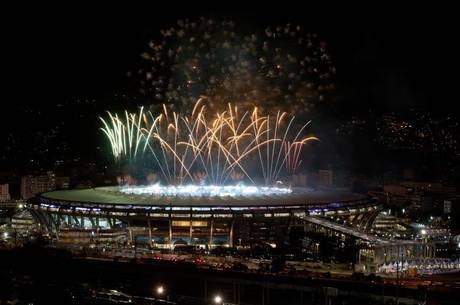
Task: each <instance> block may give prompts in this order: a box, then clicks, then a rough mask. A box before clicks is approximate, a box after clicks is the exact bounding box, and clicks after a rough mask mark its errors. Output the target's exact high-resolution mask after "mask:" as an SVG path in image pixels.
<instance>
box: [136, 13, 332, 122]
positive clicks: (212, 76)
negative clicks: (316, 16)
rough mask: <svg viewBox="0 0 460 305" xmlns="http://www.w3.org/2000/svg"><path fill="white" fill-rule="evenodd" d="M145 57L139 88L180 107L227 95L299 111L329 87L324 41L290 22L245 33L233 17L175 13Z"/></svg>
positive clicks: (223, 100) (218, 104)
mask: <svg viewBox="0 0 460 305" xmlns="http://www.w3.org/2000/svg"><path fill="white" fill-rule="evenodd" d="M142 58H143V59H145V65H144V68H142V69H140V70H139V73H138V75H139V76H140V77H141V84H142V88H143V92H144V93H145V94H146V95H147V96H149V97H152V98H153V100H156V101H158V102H160V104H161V103H164V102H167V103H170V104H174V105H176V106H177V105H179V106H180V107H181V108H182V109H189V106H190V105H191V104H193V103H194V102H195V101H196V99H198V98H199V97H200V96H208V97H210V100H209V101H208V104H209V106H211V107H215V108H216V109H219V110H222V109H224V108H225V107H226V105H227V103H228V102H230V101H231V102H233V103H235V104H238V105H240V107H242V105H243V104H250V105H248V106H253V105H258V106H259V107H262V108H264V109H267V110H269V111H271V109H273V108H275V107H276V108H277V109H279V107H280V105H283V106H282V107H285V108H284V109H285V110H287V109H289V111H295V113H298V114H301V113H304V112H306V111H308V110H310V109H311V108H312V107H313V106H314V105H315V104H317V103H318V102H320V101H322V100H324V99H325V97H326V96H327V94H328V93H329V92H330V91H331V90H332V89H333V88H334V83H333V75H334V74H335V68H334V67H333V65H332V62H331V58H330V56H329V54H328V53H327V51H326V45H325V43H323V42H321V41H320V40H319V39H318V37H317V36H316V35H314V34H310V33H306V32H304V31H303V29H302V28H301V27H300V26H294V25H292V24H287V25H285V26H277V27H274V28H267V29H265V31H263V32H261V33H242V32H241V31H239V30H238V29H237V27H236V25H235V23H234V22H228V21H222V22H216V21H214V20H212V19H206V18H201V19H198V20H196V21H190V20H179V21H178V22H177V26H175V27H171V28H169V29H166V30H163V31H161V37H160V38H159V39H156V40H152V41H151V42H150V43H149V48H148V50H147V51H146V52H144V53H143V54H142ZM249 108H250V107H248V109H249Z"/></svg>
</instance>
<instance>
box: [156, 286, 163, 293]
mask: <svg viewBox="0 0 460 305" xmlns="http://www.w3.org/2000/svg"><path fill="white" fill-rule="evenodd" d="M156 292H157V294H158V295H163V293H164V292H165V289H164V287H163V286H161V285H160V286H158V287H157V289H156Z"/></svg>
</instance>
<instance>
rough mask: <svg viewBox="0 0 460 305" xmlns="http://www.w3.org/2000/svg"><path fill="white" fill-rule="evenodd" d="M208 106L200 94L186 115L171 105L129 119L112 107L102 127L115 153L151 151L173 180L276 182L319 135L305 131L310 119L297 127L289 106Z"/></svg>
mask: <svg viewBox="0 0 460 305" xmlns="http://www.w3.org/2000/svg"><path fill="white" fill-rule="evenodd" d="M206 109H207V106H206V104H205V103H204V99H200V100H198V102H197V103H196V104H195V105H194V107H193V108H192V111H191V112H190V114H185V115H184V114H179V113H177V112H174V111H173V112H171V111H169V110H168V108H167V107H166V106H164V107H163V111H162V112H161V113H160V114H158V115H153V114H152V112H150V111H148V112H145V111H144V109H143V108H141V109H140V111H139V113H137V114H136V113H127V112H125V116H124V118H123V119H121V118H120V117H119V116H118V115H116V114H115V115H114V114H111V113H109V114H108V116H109V119H110V120H109V122H111V123H107V122H106V120H104V119H103V118H101V121H102V122H103V125H104V127H103V128H101V129H102V131H103V132H104V134H105V135H106V137H107V138H108V139H109V141H110V144H111V146H112V153H113V156H114V157H115V159H117V160H120V159H123V158H127V159H130V160H132V159H134V160H136V159H137V158H138V155H139V154H140V152H142V154H143V155H146V154H148V155H150V156H151V157H152V159H153V161H154V163H155V164H156V167H157V168H158V174H160V175H161V177H162V178H163V180H165V181H166V182H167V183H168V184H184V183H186V182H192V183H204V182H207V183H209V184H213V185H223V184H226V183H228V182H229V181H242V180H247V181H250V182H251V183H254V184H256V181H255V180H256V178H257V177H262V178H263V180H264V183H265V184H266V185H273V184H274V182H275V181H277V179H278V177H279V175H280V174H281V172H282V171H283V169H287V172H288V173H289V174H292V173H293V172H295V171H296V170H297V169H298V167H299V166H300V151H301V149H302V146H303V145H304V144H306V143H308V142H310V141H313V140H317V138H316V137H314V136H305V135H304V134H305V130H306V128H307V126H308V125H309V124H310V122H307V123H305V124H303V125H302V126H301V127H300V128H298V129H297V130H294V127H293V126H294V125H295V124H293V122H294V119H295V117H294V116H289V115H288V114H287V113H286V112H281V111H278V112H277V113H276V114H275V115H264V114H262V113H260V110H259V109H258V108H257V107H255V108H253V109H252V110H251V111H240V110H239V109H238V107H237V106H234V105H232V104H228V105H227V109H226V110H224V111H221V112H217V113H215V112H211V113H208V112H207V111H206ZM155 179H156V178H155Z"/></svg>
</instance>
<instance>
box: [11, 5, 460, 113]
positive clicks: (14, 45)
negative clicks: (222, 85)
mask: <svg viewBox="0 0 460 305" xmlns="http://www.w3.org/2000/svg"><path fill="white" fill-rule="evenodd" d="M152 2H153V1H152ZM155 2H157V1H155ZM216 2H217V1H216ZM218 2H219V4H216V3H215V4H212V3H213V2H210V3H208V4H206V2H204V3H203V2H201V3H200V2H195V1H193V3H192V2H191V1H188V2H186V3H189V4H182V3H180V2H173V1H170V4H169V5H162V6H161V5H137V6H130V7H124V6H117V7H111V6H109V5H106V6H101V7H94V6H76V5H75V6H71V5H70V6H68V7H59V6H50V7H44V6H37V7H27V8H26V7H21V8H12V9H11V14H10V18H9V19H8V20H7V21H6V22H7V25H8V27H7V29H8V31H7V41H8V44H7V45H8V53H9V54H8V56H7V57H6V58H7V65H8V66H9V68H10V69H11V71H9V73H8V75H9V77H8V79H9V82H11V84H9V85H8V86H7V87H8V88H9V90H12V91H11V95H10V96H8V100H9V102H6V104H10V105H21V104H28V103H39V104H41V105H42V104H43V105H46V104H47V105H54V104H56V103H59V102H61V101H62V100H63V99H69V98H73V97H101V96H107V95H110V94H112V93H113V92H115V91H118V92H123V91H125V90H127V88H125V87H126V82H125V80H126V78H125V75H126V71H128V70H129V69H130V68H132V67H133V66H134V65H135V63H136V62H137V61H138V59H139V54H140V53H141V52H142V51H143V50H145V49H146V44H147V42H148V40H149V38H150V37H152V35H156V34H157V33H158V31H159V29H161V28H163V27H167V26H169V25H171V24H174V23H175V21H176V20H177V19H178V18H180V17H186V16H190V17H196V16H201V15H203V16H214V17H217V18H230V19H233V20H237V21H239V23H241V24H243V25H244V26H248V27H262V28H263V27H265V26H266V25H270V24H271V25H273V24H277V23H285V22H293V23H300V24H302V25H304V26H305V28H307V29H308V30H310V31H313V32H317V33H318V34H320V35H321V37H323V38H324V40H326V41H327V42H328V44H329V48H330V51H331V52H332V55H333V58H334V61H335V64H336V66H337V70H338V75H337V79H338V86H339V88H340V91H339V92H340V94H341V98H342V99H343V100H344V103H345V104H346V105H347V106H348V105H350V109H351V110H352V111H354V110H355V109H362V108H366V107H367V106H370V107H375V108H377V109H384V110H387V109H390V110H399V109H401V108H407V107H421V108H429V109H432V110H433V109H435V110H439V109H443V111H448V112H450V111H452V102H453V96H452V95H451V94H452V93H453V87H455V84H456V78H455V77H453V76H455V74H457V73H458V72H457V70H456V68H454V62H456V57H457V54H456V52H455V51H454V50H453V45H454V44H455V40H456V39H457V35H456V31H457V30H456V27H455V19H454V18H453V17H454V16H452V15H453V11H452V10H449V8H448V7H431V6H426V7H420V6H419V4H417V6H415V5H414V6H412V7H401V6H400V5H397V4H394V5H392V4H390V3H389V2H385V5H382V6H378V5H376V6H375V7H363V6H356V7H350V6H342V7H336V6H335V5H334V4H332V3H325V4H323V5H321V6H317V5H312V4H309V3H308V2H304V1H299V2H293V1H277V2H276V4H270V3H269V1H259V2H255V3H253V4H248V3H249V2H250V1H246V2H243V1H241V2H238V1H236V2H235V1H218ZM363 106H364V107H363Z"/></svg>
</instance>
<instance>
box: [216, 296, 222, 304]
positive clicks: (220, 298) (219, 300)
mask: <svg viewBox="0 0 460 305" xmlns="http://www.w3.org/2000/svg"><path fill="white" fill-rule="evenodd" d="M222 301H223V300H222V297H221V296H220V295H216V296H215V297H214V304H222Z"/></svg>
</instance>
